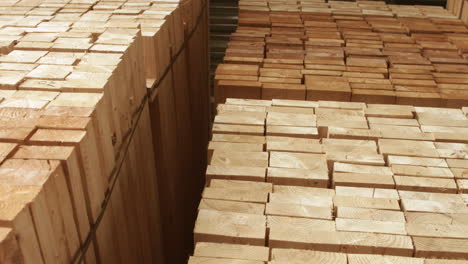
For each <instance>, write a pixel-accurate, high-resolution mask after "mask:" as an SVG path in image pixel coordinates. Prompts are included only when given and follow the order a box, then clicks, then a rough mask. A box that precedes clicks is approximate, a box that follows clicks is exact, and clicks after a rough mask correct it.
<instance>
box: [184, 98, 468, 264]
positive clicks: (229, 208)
mask: <svg viewBox="0 0 468 264" xmlns="http://www.w3.org/2000/svg"><path fill="white" fill-rule="evenodd" d="M217 111H218V114H217V116H216V117H215V119H214V120H215V121H214V125H213V131H212V132H213V136H212V139H211V141H210V143H209V146H208V155H209V156H208V157H209V165H208V168H207V171H206V183H207V184H206V187H205V189H204V191H203V194H202V200H201V202H200V204H199V208H198V209H199V212H198V218H197V221H196V223H195V229H194V239H195V242H196V245H195V251H194V255H193V256H192V257H191V258H190V260H189V264H201V263H203V264H206V263H210V264H211V263H212V264H233V263H236V264H265V263H271V264H292V263H294V264H309V263H320V264H373V263H379V264H381V263H388V264H466V263H468V137H467V135H468V117H467V116H468V108H466V107H464V108H451V109H450V108H434V107H414V106H409V105H405V106H401V105H386V104H365V103H356V102H333V101H296V100H282V99H273V100H244V99H228V100H227V102H226V104H220V105H218V108H217Z"/></svg>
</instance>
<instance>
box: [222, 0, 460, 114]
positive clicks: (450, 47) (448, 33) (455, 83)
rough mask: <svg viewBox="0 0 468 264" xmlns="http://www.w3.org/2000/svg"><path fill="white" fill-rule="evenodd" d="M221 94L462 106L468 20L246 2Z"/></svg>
mask: <svg viewBox="0 0 468 264" xmlns="http://www.w3.org/2000/svg"><path fill="white" fill-rule="evenodd" d="M239 8H240V10H239V27H238V28H237V30H236V32H234V33H233V34H231V39H230V42H229V43H228V48H227V50H226V56H225V57H224V64H220V65H219V66H218V68H217V71H216V76H215V80H216V87H215V97H216V98H215V100H216V102H217V103H223V102H224V100H225V99H226V98H228V97H229V98H248V99H296V100H308V101H314V100H334V101H354V102H367V103H379V104H380V103H382V104H408V105H417V106H438V107H461V106H462V105H464V104H465V105H466V103H467V102H468V86H467V84H468V79H467V74H466V73H468V53H467V47H468V46H467V43H468V29H467V28H466V26H465V25H464V24H463V22H462V21H460V20H459V19H458V18H457V17H455V16H454V15H452V14H450V13H449V12H448V11H447V10H445V9H443V8H442V7H434V6H399V5H386V4H385V3H384V2H378V1H358V2H338V1H329V2H327V3H325V2H323V1H320V0H319V1H274V0H272V1H249V0H245V1H242V0H241V1H240V3H239Z"/></svg>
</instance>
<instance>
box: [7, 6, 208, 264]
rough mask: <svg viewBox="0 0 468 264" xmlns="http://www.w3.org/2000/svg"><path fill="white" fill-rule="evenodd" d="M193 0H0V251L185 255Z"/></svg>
mask: <svg viewBox="0 0 468 264" xmlns="http://www.w3.org/2000/svg"><path fill="white" fill-rule="evenodd" d="M207 24H208V23H207V7H206V1H205V0H184V1H179V0H119V1H105V0H102V1H99V0H2V1H0V263H34V264H43V263H44V264H55V263H78V262H80V263H184V262H185V261H186V258H187V256H188V255H189V254H190V252H191V247H192V246H193V241H192V236H191V234H192V227H193V223H194V220H195V217H196V206H197V203H198V199H199V198H198V197H199V192H200V191H201V190H202V188H203V175H204V170H205V164H206V157H207V155H206V144H207V142H208V136H209V109H208V107H209V91H208V78H209V75H208V71H209V69H208V43H207V41H208V27H207Z"/></svg>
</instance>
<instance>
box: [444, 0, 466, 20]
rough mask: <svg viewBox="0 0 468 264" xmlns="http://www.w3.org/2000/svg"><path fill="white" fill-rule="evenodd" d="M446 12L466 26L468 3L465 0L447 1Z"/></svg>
mask: <svg viewBox="0 0 468 264" xmlns="http://www.w3.org/2000/svg"><path fill="white" fill-rule="evenodd" d="M447 10H448V11H450V12H451V13H452V14H454V15H455V16H456V17H458V18H460V19H461V20H462V21H463V22H464V23H465V25H467V24H468V1H466V0H447Z"/></svg>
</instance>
